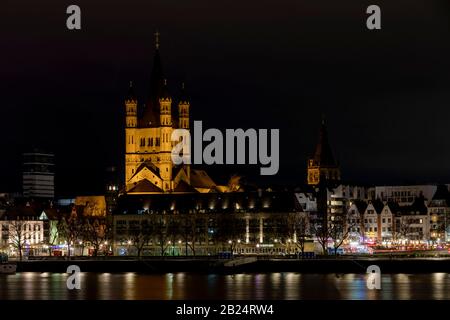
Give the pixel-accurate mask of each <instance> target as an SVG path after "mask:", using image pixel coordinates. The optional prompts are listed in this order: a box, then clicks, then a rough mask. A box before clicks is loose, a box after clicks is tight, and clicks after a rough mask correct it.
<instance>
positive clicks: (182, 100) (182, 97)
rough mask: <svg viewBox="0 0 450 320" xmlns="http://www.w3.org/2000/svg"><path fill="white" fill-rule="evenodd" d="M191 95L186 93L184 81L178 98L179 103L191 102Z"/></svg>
mask: <svg viewBox="0 0 450 320" xmlns="http://www.w3.org/2000/svg"><path fill="white" fill-rule="evenodd" d="M189 100H190V98H189V95H188V94H187V93H186V87H185V85H184V82H182V83H181V91H180V96H179V98H178V102H179V103H189Z"/></svg>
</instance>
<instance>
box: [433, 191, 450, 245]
mask: <svg viewBox="0 0 450 320" xmlns="http://www.w3.org/2000/svg"><path fill="white" fill-rule="evenodd" d="M428 214H429V216H430V237H431V240H432V241H435V242H440V241H447V240H448V239H449V238H448V234H449V232H450V228H449V226H448V222H449V221H448V217H449V215H450V193H449V191H448V187H447V186H446V185H438V186H437V188H436V192H435V193H434V195H433V198H432V199H431V201H430V202H429V203H428Z"/></svg>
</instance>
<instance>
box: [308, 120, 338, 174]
mask: <svg viewBox="0 0 450 320" xmlns="http://www.w3.org/2000/svg"><path fill="white" fill-rule="evenodd" d="M313 158H314V161H315V162H316V163H317V164H319V165H320V166H328V167H334V166H336V161H335V160H334V157H333V152H332V151H331V146H330V142H329V140H328V130H327V126H326V123H325V117H324V116H322V124H321V126H320V132H319V141H318V143H317V146H316V150H315V152H314V157H313Z"/></svg>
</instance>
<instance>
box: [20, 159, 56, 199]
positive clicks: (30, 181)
mask: <svg viewBox="0 0 450 320" xmlns="http://www.w3.org/2000/svg"><path fill="white" fill-rule="evenodd" d="M54 167H55V155H54V154H52V153H48V152H44V151H39V150H34V151H33V152H29V153H24V154H23V174H22V183H23V184H22V188H23V196H24V197H25V198H48V199H51V198H54V197H55V168H54Z"/></svg>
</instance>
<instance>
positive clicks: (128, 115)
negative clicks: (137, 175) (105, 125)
mask: <svg viewBox="0 0 450 320" xmlns="http://www.w3.org/2000/svg"><path fill="white" fill-rule="evenodd" d="M137 120H138V119H137V99H136V95H135V94H134V90H133V83H132V82H131V81H130V88H129V89H128V94H127V97H126V98H125V181H128V180H129V179H130V178H131V176H132V174H133V173H134V167H135V165H134V164H133V163H132V161H131V159H130V155H132V154H134V153H136V144H135V141H136V140H137Z"/></svg>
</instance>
